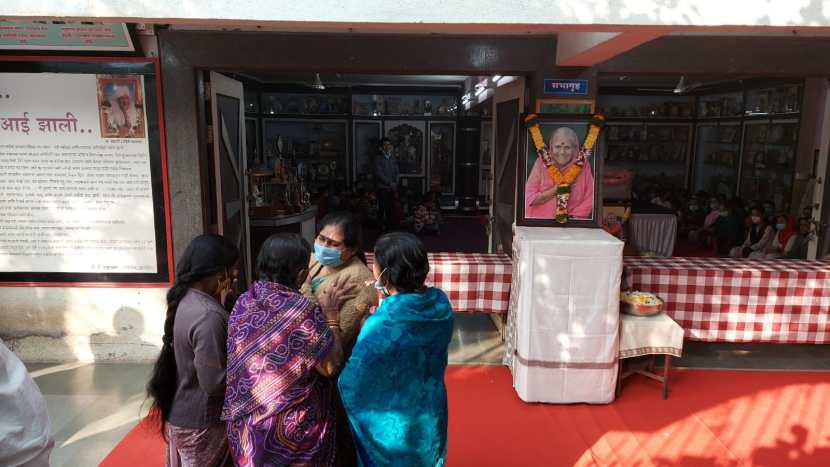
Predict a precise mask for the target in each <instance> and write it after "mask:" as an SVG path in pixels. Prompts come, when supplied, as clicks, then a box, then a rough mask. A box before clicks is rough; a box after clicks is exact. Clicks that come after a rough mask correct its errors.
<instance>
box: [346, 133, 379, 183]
mask: <svg viewBox="0 0 830 467" xmlns="http://www.w3.org/2000/svg"><path fill="white" fill-rule="evenodd" d="M352 131H353V133H352V145H353V146H352V157H353V160H352V180H353V181H356V182H357V181H361V180H363V179H364V178H366V177H369V176H371V175H372V163H373V162H374V157H375V156H376V155H377V154H378V151H379V149H378V145H379V144H380V138H381V133H382V132H383V128H382V122H381V121H379V120H355V121H354V127H353V130H352Z"/></svg>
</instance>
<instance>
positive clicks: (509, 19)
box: [0, 0, 830, 32]
mask: <svg viewBox="0 0 830 467" xmlns="http://www.w3.org/2000/svg"><path fill="white" fill-rule="evenodd" d="M828 15H830V4H828V2H827V1H816V0H729V1H723V0H679V1H666V0H626V1H625V2H609V1H607V0H556V1H538V0H510V1H505V0H479V1H477V2H469V1H466V0H442V1H440V2H439V1H425V0H398V1H389V0H346V1H344V0H317V1H314V2H302V1H299V2H298V1H296V0H278V1H267V2H266V1H261V0H236V1H233V2H228V1H220V0H203V1H198V2H195V1H192V0H142V1H135V0H109V1H105V0H87V1H77V0H50V1H42V0H41V1H32V0H4V1H3V2H0V17H4V16H5V17H14V16H19V17H70V18H107V19H126V20H132V21H135V22H151V23H153V22H154V23H179V24H181V23H190V24H219V23H223V24H229V23H232V22H235V23H239V24H246V23H250V24H256V23H258V24H269V23H270V24H280V23H285V24H288V23H295V22H301V23H308V24H307V25H308V26H313V27H315V28H321V29H325V28H328V27H332V26H336V23H347V24H351V25H354V26H356V27H358V28H364V29H373V28H377V27H381V28H385V29H389V28H390V27H391V25H392V24H397V25H398V26H395V27H394V28H395V29H408V30H413V31H414V30H419V29H425V28H426V29H432V30H434V29H436V27H435V26H434V25H451V26H452V28H446V29H444V30H446V31H448V32H449V31H453V30H454V31H455V32H464V31H465V29H464V28H463V27H462V28H459V27H458V25H476V24H477V25H503V26H505V28H504V29H505V30H507V29H508V28H506V26H507V25H515V26H516V27H511V28H509V29H511V30H522V29H525V30H533V31H543V30H549V28H551V27H557V26H561V25H600V26H606V29H608V26H616V25H622V26H662V25H677V26H704V25H705V26H723V25H731V26H759V27H767V26H825V27H826V26H830V19H828ZM217 20H219V21H217ZM528 26H532V27H530V28H529V27H528ZM616 29H619V28H611V30H616ZM584 30H602V29H601V28H600V29H598V28H596V27H595V26H594V27H590V28H587V29H584Z"/></svg>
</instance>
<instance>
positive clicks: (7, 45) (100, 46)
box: [0, 21, 135, 52]
mask: <svg viewBox="0 0 830 467" xmlns="http://www.w3.org/2000/svg"><path fill="white" fill-rule="evenodd" d="M2 49H5V50H100V51H110V52H118V51H120V52H134V51H135V47H134V46H133V41H132V39H131V38H130V33H129V31H127V25H125V24H124V23H111V24H107V23H73V22H63V21H0V50H2Z"/></svg>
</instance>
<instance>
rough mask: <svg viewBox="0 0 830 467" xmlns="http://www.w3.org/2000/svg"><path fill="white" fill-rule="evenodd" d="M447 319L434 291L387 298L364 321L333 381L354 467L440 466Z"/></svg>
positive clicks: (447, 310) (443, 301)
mask: <svg viewBox="0 0 830 467" xmlns="http://www.w3.org/2000/svg"><path fill="white" fill-rule="evenodd" d="M452 323H453V319H452V308H451V306H450V303H449V300H448V299H447V296H446V295H445V294H444V292H442V291H441V290H439V289H436V288H428V289H426V290H425V291H424V292H418V293H402V294H397V295H393V296H391V297H388V298H386V299H384V300H383V303H382V304H381V306H380V307H379V308H378V309H377V311H376V312H375V313H374V314H372V315H371V316H370V317H369V318H368V319H367V320H366V323H365V324H364V326H363V328H362V329H361V331H360V334H359V336H358V338H357V343H356V344H355V347H354V349H353V350H352V355H351V357H350V358H349V361H348V362H347V363H346V367H345V369H344V370H343V373H342V374H341V375H340V379H339V381H338V386H339V388H340V395H341V397H342V399H343V405H344V406H345V408H346V413H347V414H348V416H349V422H350V426H351V429H352V434H353V435H354V441H355V444H356V447H357V452H358V458H359V462H360V465H362V466H366V467H370V466H371V467H380V466H403V465H405V466H413V467H416V466H425V467H426V466H429V467H434V466H443V465H444V462H445V459H446V451H447V391H446V387H445V386H444V370H445V369H446V367H447V347H448V346H449V343H450V338H451V336H452Z"/></svg>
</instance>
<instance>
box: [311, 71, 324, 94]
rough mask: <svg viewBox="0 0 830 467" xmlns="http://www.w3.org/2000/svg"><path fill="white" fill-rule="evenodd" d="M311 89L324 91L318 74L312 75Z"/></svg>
mask: <svg viewBox="0 0 830 467" xmlns="http://www.w3.org/2000/svg"><path fill="white" fill-rule="evenodd" d="M311 87H312V88H314V89H316V90H318V91H325V90H326V86H325V85H323V80H321V79H320V73H314V83H312V85H311Z"/></svg>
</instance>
